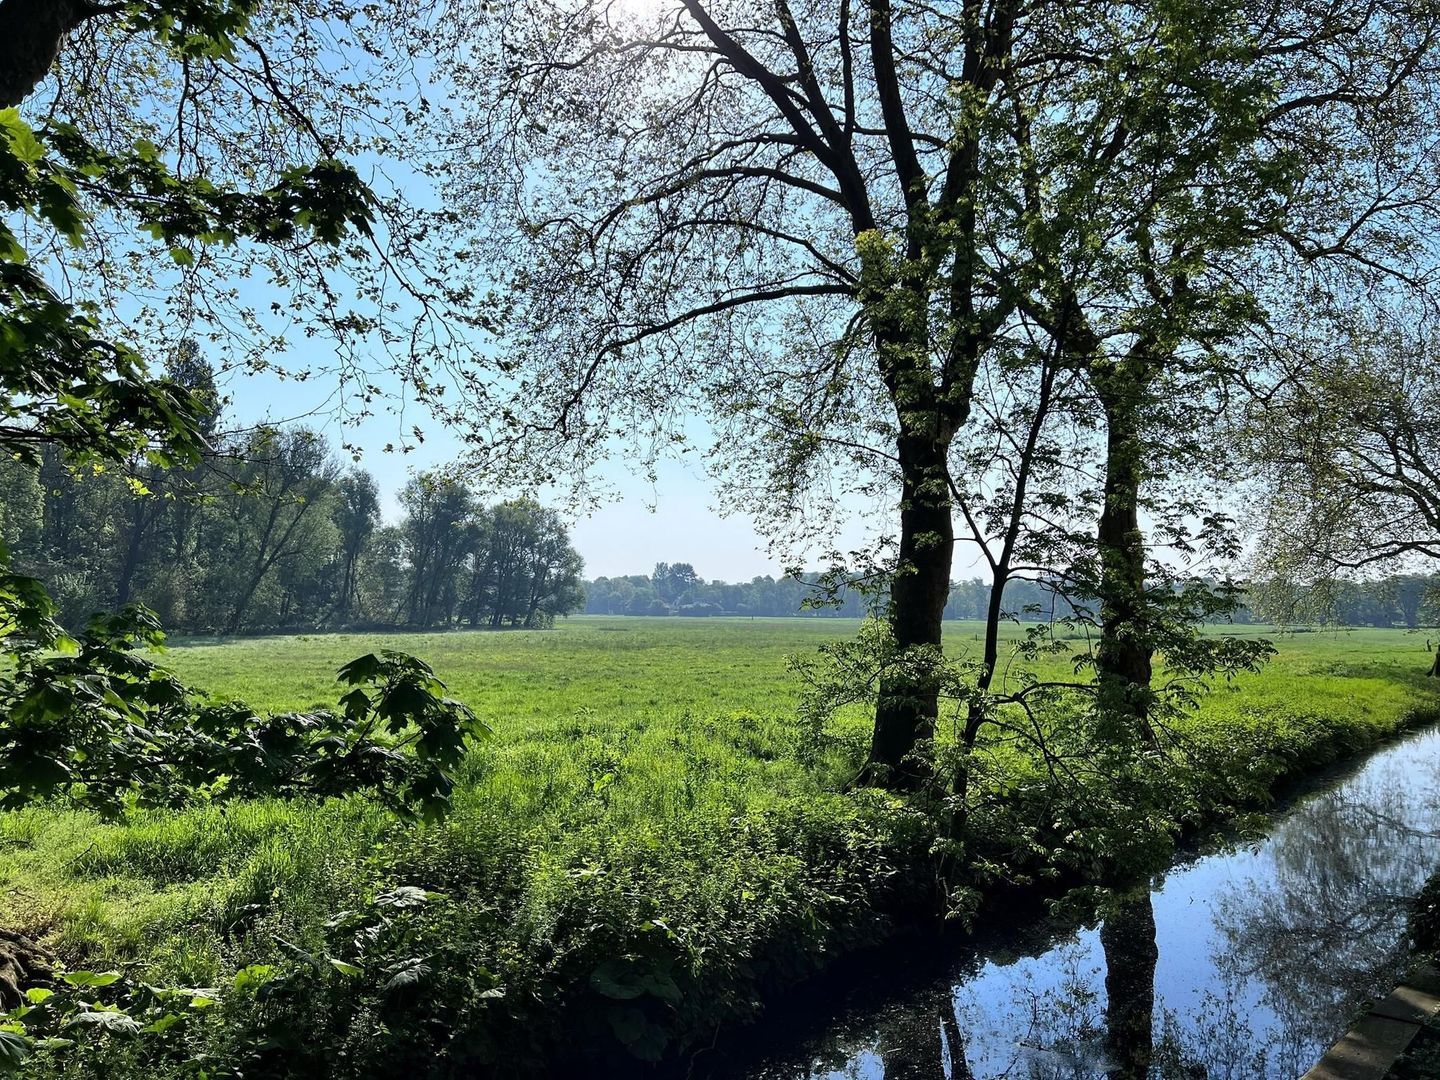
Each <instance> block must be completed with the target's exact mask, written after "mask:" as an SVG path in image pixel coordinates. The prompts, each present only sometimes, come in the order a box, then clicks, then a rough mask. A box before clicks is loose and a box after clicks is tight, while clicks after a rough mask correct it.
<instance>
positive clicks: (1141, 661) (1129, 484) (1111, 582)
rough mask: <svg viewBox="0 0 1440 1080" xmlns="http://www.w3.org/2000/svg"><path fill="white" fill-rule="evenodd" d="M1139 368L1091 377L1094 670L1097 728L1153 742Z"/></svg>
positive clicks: (1122, 366)
mask: <svg viewBox="0 0 1440 1080" xmlns="http://www.w3.org/2000/svg"><path fill="white" fill-rule="evenodd" d="M1145 366H1146V365H1145V363H1144V361H1143V360H1141V359H1137V358H1136V357H1133V356H1132V357H1127V358H1126V359H1125V360H1123V361H1121V362H1120V363H1119V364H1117V365H1116V366H1115V367H1114V368H1110V369H1101V370H1099V371H1097V372H1096V375H1095V387H1096V391H1097V393H1098V395H1099V397H1100V404H1101V406H1102V408H1103V409H1104V411H1105V421H1106V429H1107V430H1106V444H1105V487H1104V497H1105V502H1104V506H1103V508H1102V509H1101V512H1100V521H1099V526H1098V529H1097V532H1096V541H1097V544H1098V548H1099V558H1100V583H1099V591H1100V597H1099V599H1100V643H1099V647H1098V649H1097V651H1096V658H1095V667H1096V676H1097V679H1096V681H1097V683H1098V689H1099V705H1100V715H1101V721H1102V724H1103V725H1105V726H1107V727H1111V728H1112V729H1113V734H1115V735H1121V734H1123V733H1124V730H1125V729H1126V728H1133V729H1134V730H1135V731H1138V733H1139V735H1140V737H1141V738H1142V739H1143V740H1144V741H1145V742H1146V743H1147V744H1154V743H1155V741H1156V738H1155V730H1154V728H1153V727H1152V725H1151V722H1150V701H1151V690H1150V679H1151V675H1152V673H1153V672H1152V659H1153V646H1152V645H1151V643H1150V633H1149V619H1148V617H1147V615H1146V609H1147V607H1148V601H1147V598H1146V595H1145V534H1144V533H1143V532H1142V531H1141V528H1140V485H1141V483H1142V482H1143V480H1144V472H1145V468H1144V459H1145V442H1144V439H1143V437H1142V434H1141V424H1142V417H1141V411H1142V405H1143V401H1144V398H1145V394H1146V391H1147V386H1148V378H1147V375H1146V372H1145V371H1144V368H1145Z"/></svg>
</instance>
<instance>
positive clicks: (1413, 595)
mask: <svg viewBox="0 0 1440 1080" xmlns="http://www.w3.org/2000/svg"><path fill="white" fill-rule="evenodd" d="M826 593H827V590H826V588H825V586H824V583H823V581H822V576H821V575H820V574H818V573H814V572H810V573H803V574H800V575H798V576H783V577H778V578H776V577H771V576H769V575H766V576H762V577H754V578H751V579H750V580H749V581H744V582H727V581H720V580H715V581H706V580H705V579H704V578H702V577H700V575H699V574H697V573H696V572H695V568H694V567H693V566H692V565H691V564H690V563H663V562H662V563H657V564H656V566H655V569H654V571H652V572H651V573H650V574H630V575H626V576H624V577H600V578H596V579H595V580H594V581H587V582H586V583H585V613H586V614H587V615H700V616H704V615H750V616H770V617H779V616H791V615H807V616H814V617H819V618H824V617H831V618H858V617H860V616H863V615H865V614H867V613H868V611H869V607H868V606H867V604H868V601H867V600H866V598H865V596H864V595H862V593H861V592H860V591H859V590H857V589H854V588H841V589H839V590H838V591H834V592H833V593H832V594H831V595H832V596H833V601H832V602H829V603H825V604H820V603H818V601H820V600H821V599H822V597H824V596H825V595H826ZM1243 596H1244V600H1243V601H1242V602H1241V603H1239V604H1237V605H1236V606H1235V608H1234V610H1233V611H1232V612H1231V613H1230V614H1229V616H1228V617H1227V618H1226V619H1225V620H1224V621H1226V622H1229V623H1236V624H1240V625H1246V624H1250V623H1256V622H1260V623H1277V624H1281V625H1288V624H1297V623H1304V624H1310V623H1327V624H1332V625H1341V626H1376V627H1387V626H1401V627H1409V628H1412V629H1413V628H1418V627H1422V626H1429V625H1435V624H1436V623H1437V622H1440V575H1435V574H1432V575H1425V574H1397V575H1392V576H1390V577H1386V578H1377V579H1375V580H1371V581H1344V580H1336V581H1333V582H1327V583H1324V584H1323V585H1315V586H1312V587H1310V588H1309V589H1306V590H1301V591H1300V592H1299V593H1297V592H1296V590H1295V588H1294V586H1293V584H1292V583H1286V584H1285V587H1284V588H1278V587H1275V586H1273V585H1271V584H1268V583H1256V584H1255V585H1254V586H1252V587H1250V588H1248V589H1246V590H1244V592H1243ZM989 602H990V583H989V582H988V581H984V580H982V579H980V578H972V579H970V580H968V581H956V582H952V583H951V585H950V598H949V601H948V602H947V603H946V605H945V618H946V619H949V620H960V619H964V620H983V619H984V618H985V616H986V607H987V605H988V604H989ZM1005 608H1006V611H1007V612H1009V613H1010V614H1012V615H1013V616H1014V617H1016V618H1018V619H1019V620H1020V621H1022V622H1033V621H1040V620H1048V619H1051V618H1053V617H1055V616H1056V614H1057V613H1058V614H1059V615H1061V616H1064V615H1069V614H1071V613H1072V612H1073V608H1072V607H1071V605H1070V603H1069V602H1068V601H1066V600H1065V599H1063V598H1061V597H1059V596H1057V594H1056V593H1055V591H1053V590H1052V589H1050V588H1049V587H1047V585H1046V584H1045V583H1044V582H1041V581H1029V580H1018V579H1017V580H1012V581H1011V582H1010V583H1009V584H1008V585H1007V586H1006V589H1005Z"/></svg>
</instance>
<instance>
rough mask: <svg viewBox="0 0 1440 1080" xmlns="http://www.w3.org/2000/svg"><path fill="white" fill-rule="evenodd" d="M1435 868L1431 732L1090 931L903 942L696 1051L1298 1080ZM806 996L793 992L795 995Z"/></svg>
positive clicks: (1438, 744) (925, 1079)
mask: <svg viewBox="0 0 1440 1080" xmlns="http://www.w3.org/2000/svg"><path fill="white" fill-rule="evenodd" d="M1437 865H1440V731H1437V730H1434V729H1431V730H1427V731H1422V732H1420V733H1417V734H1415V735H1412V736H1410V737H1409V738H1407V739H1405V740H1404V741H1402V742H1399V743H1395V744H1392V745H1390V746H1388V747H1386V748H1384V749H1382V750H1380V751H1378V752H1377V753H1375V754H1374V755H1373V756H1372V757H1370V758H1369V759H1368V760H1367V761H1365V762H1364V763H1363V764H1361V765H1360V766H1358V767H1356V768H1353V769H1351V770H1349V771H1348V772H1346V773H1344V774H1340V775H1332V777H1330V778H1329V779H1328V780H1327V782H1326V783H1325V784H1324V786H1321V787H1320V788H1319V789H1318V790H1316V789H1312V790H1311V791H1310V792H1309V793H1308V794H1305V795H1303V796H1301V797H1299V798H1297V799H1296V800H1295V801H1294V802H1293V803H1292V804H1291V805H1289V806H1288V807H1287V808H1286V809H1284V810H1283V811H1280V812H1277V813H1276V814H1275V815H1274V816H1273V818H1272V820H1271V829H1270V831H1269V834H1268V835H1267V836H1266V837H1265V838H1264V839H1263V840H1260V841H1258V842H1252V843H1239V842H1236V841H1234V840H1229V841H1225V840H1223V839H1219V840H1212V841H1211V842H1210V843H1208V844H1207V845H1206V846H1205V847H1204V848H1202V849H1201V850H1200V851H1198V852H1192V853H1190V854H1189V855H1186V856H1184V857H1182V858H1181V859H1180V860H1178V861H1177V863H1176V865H1175V866H1174V867H1172V868H1171V870H1170V871H1169V872H1168V873H1167V874H1166V875H1165V876H1164V877H1163V878H1162V879H1161V880H1159V881H1158V882H1157V883H1156V884H1155V886H1154V887H1153V888H1152V889H1151V890H1150V891H1148V892H1146V891H1144V890H1141V891H1138V892H1134V893H1128V894H1123V895H1116V896H1111V897H1110V898H1109V899H1108V901H1107V903H1106V904H1105V907H1104V909H1103V910H1102V911H1101V913H1100V922H1099V924H1098V925H1096V926H1084V925H1082V926H1076V925H1074V924H1073V923H1072V924H1070V925H1069V926H1066V925H1063V924H1059V923H1056V922H1053V921H1051V922H1046V921H1044V920H1031V921H1029V922H1027V923H1026V924H1025V925H1018V924H1017V925H1014V926H1012V927H1010V928H998V929H997V928H991V929H988V930H982V932H981V933H980V934H978V935H977V936H976V937H975V938H972V939H969V940H967V941H966V942H964V943H963V944H959V943H953V944H952V943H942V944H937V943H936V942H935V941H933V940H931V941H923V940H914V941H911V942H909V943H907V944H905V945H902V946H898V947H896V948H895V949H893V950H887V951H886V952H885V953H884V954H883V955H880V956H877V957H874V958H872V960H871V961H870V962H869V963H868V964H866V965H861V966H859V967H856V968H852V970H851V971H850V972H848V973H847V975H846V976H845V977H844V978H843V979H841V980H840V983H839V984H837V985H840V987H841V988H840V990H839V991H838V992H837V991H836V990H835V989H834V988H833V987H832V988H831V990H830V992H828V993H826V992H817V993H815V994H813V995H810V997H812V998H813V999H814V1000H812V1001H810V1002H808V1003H807V1002H805V1001H797V1003H795V1004H792V1005H791V1006H789V1007H787V1008H786V1009H784V1010H783V1011H782V1012H780V1013H778V1014H777V1015H774V1016H772V1018H771V1019H770V1020H768V1021H767V1022H765V1023H763V1024H761V1025H759V1026H758V1027H757V1028H756V1029H755V1030H754V1031H753V1032H752V1033H750V1034H751V1035H752V1037H750V1038H747V1039H746V1041H745V1042H746V1045H745V1046H744V1047H734V1046H729V1045H722V1046H721V1047H717V1048H716V1049H715V1050H713V1051H710V1052H706V1053H702V1054H700V1055H698V1056H697V1057H696V1058H695V1059H694V1060H693V1061H692V1062H691V1063H690V1069H689V1075H691V1076H693V1077H696V1078H697V1080H698V1078H702V1077H712V1078H717V1080H719V1078H728V1080H742V1078H743V1080H801V1078H804V1080H820V1078H826V1080H831V1078H833V1080H841V1078H845V1080H850V1078H855V1080H861V1078H864V1080H994V1078H1001V1077H1004V1078H1014V1080H1079V1078H1091V1077H1094V1078H1110V1080H1153V1078H1166V1080H1168V1078H1175V1080H1200V1078H1204V1080H1257V1078H1269V1077H1280V1078H1285V1080H1293V1078H1294V1077H1296V1076H1298V1075H1299V1074H1300V1073H1302V1072H1304V1071H1305V1069H1307V1068H1308V1067H1309V1066H1310V1065H1312V1064H1313V1063H1314V1062H1315V1060H1316V1059H1318V1057H1319V1056H1320V1054H1321V1053H1322V1052H1323V1051H1324V1049H1325V1047H1326V1046H1328V1045H1329V1044H1330V1043H1331V1042H1332V1041H1334V1039H1335V1038H1336V1037H1338V1035H1339V1034H1341V1033H1342V1032H1343V1031H1344V1029H1345V1028H1346V1026H1347V1025H1348V1022H1349V1021H1350V1020H1351V1019H1352V1018H1353V1017H1354V1016H1355V1015H1356V1013H1357V1012H1358V1011H1359V1010H1360V1009H1361V1007H1362V1006H1363V1005H1364V1004H1365V1003H1366V1002H1367V1001H1369V1000H1371V999H1373V998H1375V997H1377V996H1380V995H1383V994H1384V993H1386V992H1387V991H1388V990H1389V989H1390V987H1391V986H1392V985H1394V983H1395V981H1397V980H1398V978H1399V977H1400V976H1401V975H1402V974H1403V972H1404V969H1405V967H1406V963H1407V947H1406V942H1405V940H1404V931H1405V920H1406V912H1407V909H1408V903H1407V902H1408V901H1409V900H1410V899H1412V898H1413V897H1414V896H1415V895H1416V894H1418V892H1419V891H1420V889H1421V887H1422V886H1423V885H1424V883H1425V880H1426V879H1427V878H1428V877H1429V875H1430V874H1431V873H1432V872H1433V871H1434V870H1435V868H1436V866H1437ZM804 997H806V995H797V999H799V998H804Z"/></svg>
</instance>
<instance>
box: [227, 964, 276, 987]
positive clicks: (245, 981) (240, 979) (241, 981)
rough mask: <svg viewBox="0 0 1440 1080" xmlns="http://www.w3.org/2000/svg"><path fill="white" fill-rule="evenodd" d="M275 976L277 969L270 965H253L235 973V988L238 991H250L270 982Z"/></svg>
mask: <svg viewBox="0 0 1440 1080" xmlns="http://www.w3.org/2000/svg"><path fill="white" fill-rule="evenodd" d="M274 974H275V968H274V967H272V966H271V965H270V964H251V965H249V966H248V967H243V968H241V969H240V970H239V971H237V972H235V979H234V986H235V989H236V990H248V989H250V987H252V986H263V985H264V984H265V983H267V982H269V981H270V979H271V977H272V976H273V975H274Z"/></svg>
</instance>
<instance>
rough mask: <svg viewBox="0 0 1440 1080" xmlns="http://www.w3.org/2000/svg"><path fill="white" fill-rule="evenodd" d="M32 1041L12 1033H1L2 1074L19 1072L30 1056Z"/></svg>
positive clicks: (0, 1070) (0, 1069) (0, 1062)
mask: <svg viewBox="0 0 1440 1080" xmlns="http://www.w3.org/2000/svg"><path fill="white" fill-rule="evenodd" d="M31 1049H32V1047H31V1043H30V1040H29V1039H27V1038H26V1037H25V1036H24V1035H16V1034H15V1033H14V1032H11V1031H0V1072H11V1073H13V1072H19V1071H20V1066H22V1065H24V1064H25V1059H26V1058H28V1057H29V1056H30V1051H31Z"/></svg>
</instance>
